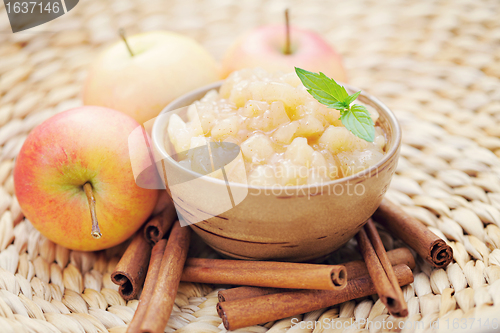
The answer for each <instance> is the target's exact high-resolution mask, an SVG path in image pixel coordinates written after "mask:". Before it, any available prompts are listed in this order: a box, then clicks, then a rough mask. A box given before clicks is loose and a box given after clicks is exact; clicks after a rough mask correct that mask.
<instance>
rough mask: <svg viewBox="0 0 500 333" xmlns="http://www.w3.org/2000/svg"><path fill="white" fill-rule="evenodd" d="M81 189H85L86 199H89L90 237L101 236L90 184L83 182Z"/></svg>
mask: <svg viewBox="0 0 500 333" xmlns="http://www.w3.org/2000/svg"><path fill="white" fill-rule="evenodd" d="M83 189H84V190H85V194H86V195H87V200H88V201H89V207H90V217H91V218H92V233H91V235H92V237H94V238H95V239H98V238H101V236H102V234H101V230H100V229H99V223H98V222H97V215H96V212H95V198H94V193H92V185H91V184H90V183H89V182H87V183H85V184H83Z"/></svg>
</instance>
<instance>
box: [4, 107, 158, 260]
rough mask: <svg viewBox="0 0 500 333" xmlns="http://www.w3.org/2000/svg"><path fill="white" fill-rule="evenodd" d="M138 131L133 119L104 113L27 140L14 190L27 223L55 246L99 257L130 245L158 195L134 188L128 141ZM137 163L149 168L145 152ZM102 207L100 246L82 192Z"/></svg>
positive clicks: (57, 119) (53, 122)
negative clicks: (89, 191)
mask: <svg viewBox="0 0 500 333" xmlns="http://www.w3.org/2000/svg"><path fill="white" fill-rule="evenodd" d="M137 126H139V124H138V123H137V122H136V121H135V120H134V119H132V118H131V117H129V116H127V115H124V114H123V113H121V112H118V111H115V110H111V109H107V108H102V107H80V108H76V109H72V110H68V111H65V112H62V113H59V114H57V115H55V116H53V117H52V118H50V119H48V120H46V121H45V122H43V123H42V124H40V125H39V126H37V127H36V128H35V129H34V130H33V131H32V132H31V133H30V134H29V136H28V138H27V139H26V141H25V143H24V145H23V147H22V149H21V151H20V153H19V155H18V157H17V160H16V165H15V167H14V185H15V192H16V196H17V199H18V201H19V204H20V206H21V208H22V211H23V213H24V215H25V216H26V218H27V219H28V220H29V221H31V223H32V224H33V225H34V227H35V228H36V229H38V230H39V231H40V232H41V233H42V234H43V235H44V236H46V237H47V238H49V239H50V240H52V241H53V242H55V243H57V244H60V245H62V246H64V247H67V248H70V249H74V250H81V251H96V250H101V249H105V248H109V247H111V246H114V245H117V244H119V243H121V242H123V241H125V240H126V239H127V238H129V237H130V236H131V235H132V234H133V233H134V232H135V231H136V230H137V229H138V228H139V227H140V226H141V225H142V224H143V222H144V221H145V220H146V219H147V218H148V216H149V215H150V214H151V212H152V210H153V208H154V206H155V204H156V200H157V196H158V191H157V190H146V189H142V188H140V187H138V186H137V185H136V184H135V180H134V176H133V173H132V167H131V161H130V158H129V148H128V136H129V134H130V132H131V131H132V130H133V129H134V128H136V127H137ZM137 158H138V161H134V163H144V165H147V164H148V158H149V157H148V155H147V153H146V152H144V154H143V155H142V156H138V157H137ZM86 182H90V183H91V185H92V188H93V193H94V197H95V200H96V212H97V219H98V221H99V227H100V230H101V233H102V237H101V238H100V239H94V238H93V237H92V236H91V227H92V222H91V217H90V210H89V204H88V201H87V197H86V195H85V192H84V191H83V185H84V184H85V183H86Z"/></svg>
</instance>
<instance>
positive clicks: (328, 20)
mask: <svg viewBox="0 0 500 333" xmlns="http://www.w3.org/2000/svg"><path fill="white" fill-rule="evenodd" d="M0 6H1V7H0V97H1V103H0V185H1V187H0V216H1V219H0V250H1V253H0V267H2V269H0V331H1V332H59V331H61V332H103V331H107V330H108V329H109V331H111V332H124V331H125V329H126V324H127V323H128V322H129V321H130V320H131V318H132V316H133V314H134V310H135V308H136V306H137V301H136V300H133V301H129V302H125V301H124V300H123V299H122V298H121V297H120V296H119V294H118V293H117V291H116V290H117V288H116V286H115V285H114V284H112V283H111V280H110V272H111V271H112V270H113V267H114V266H115V265H116V263H117V261H118V260H119V256H120V254H121V253H122V251H123V248H122V247H118V248H114V249H110V250H107V251H104V252H100V253H81V252H75V251H73V252H71V251H68V250H66V249H64V248H62V247H59V246H56V245H55V244H53V243H52V242H50V241H48V240H47V239H45V238H44V237H43V236H41V235H40V234H39V233H38V232H37V231H36V230H35V229H33V227H32V226H31V225H30V223H29V222H28V221H23V222H21V223H20V224H18V225H17V226H15V227H14V226H13V225H14V221H16V220H17V219H19V216H20V208H19V204H18V202H17V200H16V198H15V195H14V190H13V179H12V174H11V171H12V167H13V162H14V158H15V157H16V154H17V153H18V151H19V149H20V148H21V145H22V143H23V141H24V139H25V138H26V135H27V134H28V132H29V131H30V130H31V129H32V128H33V127H34V126H36V125H37V124H39V123H40V122H42V121H43V120H45V119H47V118H48V117H50V116H52V115H54V114H55V113H57V112H60V111H63V110H66V109H68V108H71V107H74V106H78V105H80V104H81V102H80V98H79V94H80V89H81V83H82V80H83V79H84V78H85V72H86V68H87V65H88V64H89V62H90V61H91V59H92V57H94V56H95V55H96V54H97V52H98V51H99V49H101V48H102V46H103V45H105V44H107V43H108V42H110V41H112V40H115V39H116V38H117V30H118V28H120V27H123V28H125V29H126V30H127V33H129V34H132V33H135V32H139V31H146V30H156V29H168V30H173V31H178V32H181V33H184V34H187V35H189V36H191V37H193V38H195V39H197V40H198V41H200V42H201V43H202V44H203V45H204V46H206V47H207V48H208V49H209V50H210V52H212V54H213V55H214V56H216V57H217V58H220V57H221V55H222V54H223V52H224V50H225V48H226V47H227V46H228V45H229V44H230V43H231V41H232V40H234V38H235V37H236V36H237V35H239V34H240V33H241V32H243V31H245V30H247V29H249V28H252V27H255V26H257V25H260V24H264V23H271V22H281V21H282V11H283V9H284V8H285V7H287V6H288V7H289V8H291V19H292V22H293V23H294V24H296V25H299V26H302V27H306V28H310V29H314V30H316V31H319V32H320V33H322V34H323V35H324V36H325V37H326V38H328V39H329V40H330V41H331V42H332V44H334V45H335V46H336V48H337V49H338V50H339V51H340V52H341V53H342V54H343V55H344V58H345V64H346V67H347V69H348V72H349V74H350V83H352V84H353V85H355V86H358V87H360V88H364V89H366V90H367V91H368V92H370V93H372V94H374V95H375V96H377V97H379V98H380V99H381V100H382V101H383V102H385V103H386V104H388V106H389V107H391V108H392V109H393V110H394V111H395V112H396V114H397V116H398V118H399V119H400V121H401V123H402V125H403V128H404V139H403V141H404V144H403V146H402V151H401V158H400V161H399V166H398V169H397V173H396V176H395V177H394V179H393V181H392V184H391V188H390V189H389V191H388V192H387V197H389V198H390V199H391V200H393V201H395V202H397V203H399V204H401V205H402V206H404V208H405V210H406V211H407V212H408V213H409V214H411V215H413V216H414V217H416V218H417V219H419V220H421V221H422V222H423V223H425V224H426V225H427V226H428V227H429V228H430V229H431V230H432V231H434V232H435V233H436V234H438V235H439V236H441V237H442V238H443V239H445V240H446V241H447V242H449V244H450V245H451V246H452V247H453V249H454V259H455V261H454V262H453V263H452V264H451V265H450V266H449V267H448V268H447V269H446V270H443V269H439V270H433V269H432V268H431V267H430V266H429V265H428V264H426V263H425V262H423V261H422V260H418V266H417V268H416V269H415V271H414V274H415V282H414V283H413V284H412V285H410V286H407V287H405V288H404V293H405V297H406V299H407V301H408V304H409V309H410V316H409V317H408V318H407V320H408V323H414V322H416V321H419V320H420V322H421V323H422V325H421V326H412V325H407V326H405V328H404V329H403V331H405V332H413V331H415V332H424V331H435V330H439V331H443V330H444V331H446V330H447V328H450V329H451V328H457V326H454V327H452V326H451V323H455V322H457V320H458V319H462V318H469V319H474V318H475V320H476V321H477V320H478V319H480V318H483V319H484V318H491V319H492V321H491V322H490V323H489V324H488V325H484V323H485V321H483V326H484V328H487V327H492V328H494V327H495V325H494V320H493V319H495V318H496V320H498V317H499V316H500V315H499V314H500V229H499V226H500V161H499V159H498V156H500V79H499V77H500V47H499V46H500V17H499V13H500V3H499V2H498V1H497V0H491V1H486V0H485V1H482V0H481V1H479V0H470V1H469V0H466V1H458V0H443V1H421V0H384V1H380V0H366V1H362V0H350V1H327V0H325V1H310V0H309V1H301V2H298V1H290V2H285V1H264V0H248V1H218V0H210V1H207V0H204V1H201V0H196V1H185V0H178V1H165V0H161V1H153V0H150V1H138V0H137V1H133V0H109V1H98V0H85V1H80V3H79V4H78V5H77V7H75V9H73V10H72V11H71V12H70V13H68V14H67V15H64V16H63V17H60V18H58V19H56V20H54V21H52V22H49V23H48V24H45V25H42V26H40V27H38V28H34V29H32V30H30V31H29V32H25V33H22V32H21V33H16V34H12V33H11V32H10V28H9V26H8V20H7V16H6V13H5V8H4V7H3V3H2V4H1V5H0ZM34 32H37V33H34ZM55 32H57V33H55ZM381 234H382V235H381V236H382V238H383V240H384V243H385V245H386V247H387V249H391V248H394V247H398V246H402V244H401V242H400V241H398V240H393V239H392V238H391V237H390V236H389V234H387V233H386V232H383V231H381ZM356 256H357V254H356V249H355V247H354V246H353V244H352V243H348V244H347V245H346V246H345V247H344V248H342V249H341V250H339V251H338V252H337V253H335V254H334V255H333V256H332V257H331V258H330V260H331V261H332V262H333V261H335V260H336V258H339V257H342V258H344V259H346V258H351V257H352V258H355V257H356ZM216 292H217V291H216V290H212V289H210V288H209V287H208V286H203V285H196V284H182V285H181V287H180V289H179V292H178V295H177V299H176V306H175V309H174V313H173V314H172V317H171V319H170V322H169V324H168V327H167V329H166V332H173V331H176V332H179V333H181V332H190V333H191V332H220V331H224V329H223V328H222V326H221V320H220V319H219V317H218V316H217V313H216V310H215V304H216V302H217V300H216ZM324 318H328V319H335V318H336V319H335V321H336V322H345V321H348V320H351V318H354V319H355V320H358V321H362V319H370V320H372V321H373V322H374V323H375V322H383V321H385V322H393V323H395V322H396V321H397V320H396V319H395V318H392V317H390V316H388V314H387V311H386V309H385V308H384V306H383V305H382V304H381V303H380V302H379V301H377V300H376V298H375V297H371V298H365V299H364V300H358V301H357V302H355V301H351V302H347V303H344V304H341V305H340V306H335V307H332V308H330V309H323V310H320V311H315V312H311V313H308V314H305V315H299V316H296V320H303V321H305V322H304V323H303V324H307V322H310V321H315V320H323V319H324ZM437 318H441V319H443V321H444V320H446V319H448V320H449V321H448V323H449V325H448V327H446V326H445V325H441V326H440V327H439V329H437V328H436V327H435V326H433V325H432V324H433V322H434V321H435V320H436V319H437ZM294 322H295V321H294ZM469 324H470V321H469ZM497 324H498V322H497ZM291 326H292V318H288V319H285V320H281V321H278V322H276V323H269V324H267V325H265V326H255V327H251V328H247V329H242V330H239V332H266V331H267V332H269V333H272V332H308V333H311V332H313V331H314V333H320V332H327V331H328V332H331V331H332V330H322V329H320V328H316V329H314V328H311V327H313V326H311V325H301V326H302V328H301V327H300V326H298V325H296V326H294V327H292V328H290V327H291ZM384 327H385V328H384ZM390 327H391V326H390V325H386V326H383V327H381V328H378V326H377V325H372V326H371V327H370V331H372V332H379V331H384V330H386V329H388V328H390ZM393 327H394V328H396V327H397V326H396V325H393ZM365 328H366V327H365ZM358 329H361V330H363V326H362V325H361V326H359V327H357V328H355V329H352V328H351V329H349V331H352V332H354V331H357V330H358ZM339 331H341V330H339Z"/></svg>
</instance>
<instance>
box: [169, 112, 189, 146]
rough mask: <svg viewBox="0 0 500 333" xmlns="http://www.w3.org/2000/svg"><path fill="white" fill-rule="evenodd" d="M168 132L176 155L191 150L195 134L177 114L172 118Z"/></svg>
mask: <svg viewBox="0 0 500 333" xmlns="http://www.w3.org/2000/svg"><path fill="white" fill-rule="evenodd" d="M167 132H168V137H169V139H170V142H171V143H172V145H173V146H174V149H175V152H176V153H180V152H183V151H186V150H188V149H189V146H190V144H191V138H192V137H193V134H192V133H191V130H190V129H189V128H187V126H186V123H185V122H184V121H183V120H182V119H181V117H179V116H178V115H176V114H172V115H171V116H170V119H169V122H168V127H167Z"/></svg>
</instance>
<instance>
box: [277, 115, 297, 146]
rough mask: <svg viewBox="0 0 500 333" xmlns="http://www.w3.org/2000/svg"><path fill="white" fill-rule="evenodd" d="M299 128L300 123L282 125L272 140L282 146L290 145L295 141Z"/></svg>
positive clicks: (293, 122)
mask: <svg viewBox="0 0 500 333" xmlns="http://www.w3.org/2000/svg"><path fill="white" fill-rule="evenodd" d="M298 128H299V122H298V121H292V122H291V123H289V124H286V125H282V126H281V127H279V128H278V129H277V130H276V131H275V132H274V134H273V136H272V138H273V139H274V140H275V141H276V142H278V143H282V144H290V143H291V142H292V140H293V137H294V135H295V132H297V129H298Z"/></svg>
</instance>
